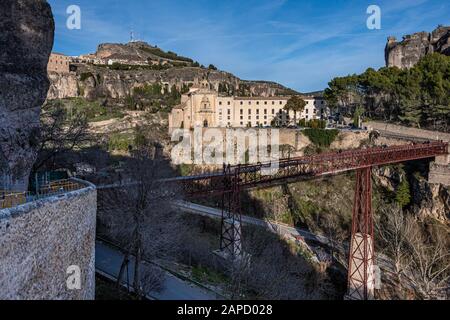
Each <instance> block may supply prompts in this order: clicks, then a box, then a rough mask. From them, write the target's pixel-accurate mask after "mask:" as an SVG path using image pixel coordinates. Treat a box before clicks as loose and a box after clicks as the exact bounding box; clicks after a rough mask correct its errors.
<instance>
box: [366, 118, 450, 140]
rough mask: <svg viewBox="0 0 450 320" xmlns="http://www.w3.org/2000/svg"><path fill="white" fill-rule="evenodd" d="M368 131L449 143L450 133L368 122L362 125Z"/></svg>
mask: <svg viewBox="0 0 450 320" xmlns="http://www.w3.org/2000/svg"><path fill="white" fill-rule="evenodd" d="M364 125H365V126H367V127H368V128H369V129H373V130H378V131H385V132H387V133H391V134H396V135H400V136H411V137H417V138H421V139H428V140H443V141H447V142H450V133H444V132H439V131H431V130H423V129H417V128H411V127H404V126H399V125H395V124H390V123H385V122H376V121H370V122H367V123H365V124H364Z"/></svg>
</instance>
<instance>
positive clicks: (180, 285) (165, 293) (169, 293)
mask: <svg viewBox="0 0 450 320" xmlns="http://www.w3.org/2000/svg"><path fill="white" fill-rule="evenodd" d="M123 258H124V255H123V254H122V252H120V251H119V250H118V249H116V248H113V247H112V246H110V245H108V244H106V243H104V242H103V241H100V240H97V241H96V245H95V269H96V271H97V272H98V273H99V274H101V275H103V276H106V277H107V278H109V279H111V280H116V279H117V277H118V276H119V270H120V266H121V264H122V261H123ZM133 275H134V258H133V257H132V258H131V259H130V262H129V265H128V279H130V282H132V279H133ZM126 279H127V272H125V273H124V276H123V282H124V283H126ZM147 298H148V299H152V300H217V296H216V294H214V293H212V292H210V291H208V290H206V289H203V288H201V287H199V286H196V285H194V284H192V283H190V282H187V281H184V280H181V279H179V278H177V277H175V276H174V275H173V274H171V273H170V272H168V271H165V279H164V289H163V290H162V291H161V292H151V293H150V294H149V295H148V296H147Z"/></svg>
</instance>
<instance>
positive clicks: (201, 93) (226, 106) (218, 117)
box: [169, 81, 329, 131]
mask: <svg viewBox="0 0 450 320" xmlns="http://www.w3.org/2000/svg"><path fill="white" fill-rule="evenodd" d="M289 99H290V97H225V96H219V94H218V92H217V91H214V90H211V89H210V85H209V83H208V82H207V81H203V82H201V83H200V85H199V86H195V87H193V88H191V90H190V92H189V93H187V94H185V95H183V96H182V97H181V104H180V105H179V106H176V107H175V108H174V109H173V110H172V112H171V114H170V115H169V129H170V131H173V130H174V129H179V128H183V129H190V128H194V127H196V126H201V127H214V128H225V127H232V128H248V127H261V126H262V127H268V126H273V125H278V126H287V125H290V124H294V118H295V114H294V112H293V111H292V110H291V111H289V112H287V111H286V110H285V106H286V104H287V102H288V100H289ZM302 99H303V100H305V102H306V103H307V105H306V106H305V109H304V110H303V112H301V113H300V112H299V113H297V115H296V117H297V121H299V120H300V119H305V120H307V121H309V120H313V119H323V120H325V119H326V118H327V117H328V114H329V109H328V108H327V106H326V103H325V100H324V99H323V98H322V97H313V96H303V97H302Z"/></svg>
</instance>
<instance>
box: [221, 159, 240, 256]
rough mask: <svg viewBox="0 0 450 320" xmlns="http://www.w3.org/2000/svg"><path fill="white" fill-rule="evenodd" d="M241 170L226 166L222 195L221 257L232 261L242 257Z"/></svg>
mask: <svg viewBox="0 0 450 320" xmlns="http://www.w3.org/2000/svg"><path fill="white" fill-rule="evenodd" d="M239 168H240V167H237V168H233V171H232V170H231V167H230V166H229V165H228V166H225V165H224V170H223V171H224V172H223V173H224V181H223V183H224V189H225V190H228V192H224V193H223V194H222V223H221V229H222V230H221V235H220V252H221V255H222V256H223V257H225V258H227V259H229V260H231V261H235V260H237V259H240V258H241V257H242V253H243V252H242V242H241V238H242V236H241V235H242V230H241V225H242V218H241V203H240V184H239V182H240V180H239Z"/></svg>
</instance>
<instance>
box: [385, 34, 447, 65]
mask: <svg viewBox="0 0 450 320" xmlns="http://www.w3.org/2000/svg"><path fill="white" fill-rule="evenodd" d="M433 52H438V53H442V54H445V55H450V27H443V26H440V27H438V28H437V29H436V30H434V31H433V32H431V33H428V32H418V33H414V34H412V35H407V36H405V37H403V41H401V42H397V40H396V39H395V38H394V37H389V38H388V43H387V45H386V50H385V55H386V66H388V67H398V68H401V69H404V68H411V67H413V66H414V65H415V64H416V63H417V62H418V61H419V60H420V59H421V58H422V57H424V56H425V55H427V54H431V53H433Z"/></svg>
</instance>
